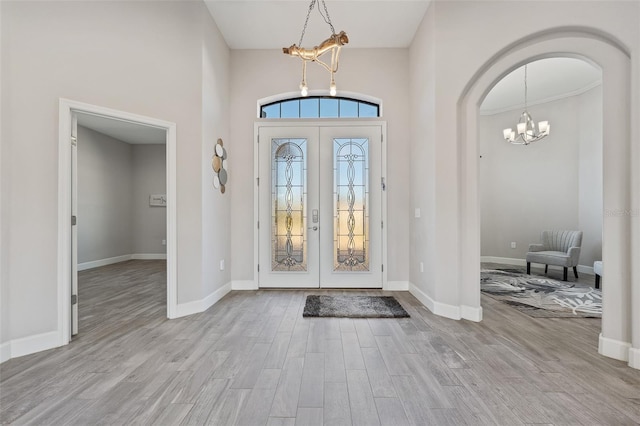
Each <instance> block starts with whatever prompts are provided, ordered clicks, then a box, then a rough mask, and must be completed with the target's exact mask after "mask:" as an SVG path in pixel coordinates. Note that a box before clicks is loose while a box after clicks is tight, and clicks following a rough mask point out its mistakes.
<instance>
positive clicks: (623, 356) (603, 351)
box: [598, 333, 631, 361]
mask: <svg viewBox="0 0 640 426" xmlns="http://www.w3.org/2000/svg"><path fill="white" fill-rule="evenodd" d="M630 349H631V343H628V342H621V341H620V340H615V339H610V338H608V337H604V336H603V335H602V333H600V336H599V337H598V353H599V354H600V355H604V356H607V357H609V358H613V359H619V360H620V361H629V354H630V353H631V351H630Z"/></svg>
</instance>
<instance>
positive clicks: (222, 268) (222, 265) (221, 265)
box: [220, 259, 224, 271]
mask: <svg viewBox="0 0 640 426" xmlns="http://www.w3.org/2000/svg"><path fill="white" fill-rule="evenodd" d="M220 270H221V271H224V259H222V260H221V261H220Z"/></svg>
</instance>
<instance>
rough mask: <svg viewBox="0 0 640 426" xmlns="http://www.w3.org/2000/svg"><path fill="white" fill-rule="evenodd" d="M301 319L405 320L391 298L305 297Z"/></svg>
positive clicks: (402, 312) (395, 302)
mask: <svg viewBox="0 0 640 426" xmlns="http://www.w3.org/2000/svg"><path fill="white" fill-rule="evenodd" d="M302 316H303V317H340V318H407V317H409V314H408V313H407V311H405V310H404V308H403V307H402V306H401V305H400V303H398V301H397V300H396V299H395V298H394V297H393V296H316V295H313V296H307V301H306V303H305V305H304V311H303V313H302Z"/></svg>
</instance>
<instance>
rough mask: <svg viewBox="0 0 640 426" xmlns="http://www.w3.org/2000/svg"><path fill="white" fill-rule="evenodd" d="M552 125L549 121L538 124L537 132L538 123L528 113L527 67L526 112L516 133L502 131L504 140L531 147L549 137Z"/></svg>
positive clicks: (525, 81) (525, 79) (509, 130)
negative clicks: (532, 144) (533, 143)
mask: <svg viewBox="0 0 640 426" xmlns="http://www.w3.org/2000/svg"><path fill="white" fill-rule="evenodd" d="M550 130H551V125H550V124H549V122H548V121H541V122H539V123H538V131H536V123H535V122H534V121H533V119H532V118H531V115H530V114H529V112H528V111H527V66H526V65H525V66H524V112H523V113H522V114H521V115H520V120H519V121H518V125H517V126H516V131H517V132H518V133H517V135H516V132H514V131H513V130H511V129H504V130H503V131H502V133H503V135H504V138H505V139H506V140H507V141H508V142H511V143H512V144H514V145H529V144H530V143H531V142H536V141H539V140H540V139H542V138H545V137H547V136H549V131H550Z"/></svg>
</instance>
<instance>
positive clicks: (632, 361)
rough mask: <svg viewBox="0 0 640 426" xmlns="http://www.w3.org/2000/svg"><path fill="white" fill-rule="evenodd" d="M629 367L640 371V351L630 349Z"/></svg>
mask: <svg viewBox="0 0 640 426" xmlns="http://www.w3.org/2000/svg"><path fill="white" fill-rule="evenodd" d="M629 367H631V368H635V369H636V370H640V349H637V348H629Z"/></svg>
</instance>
